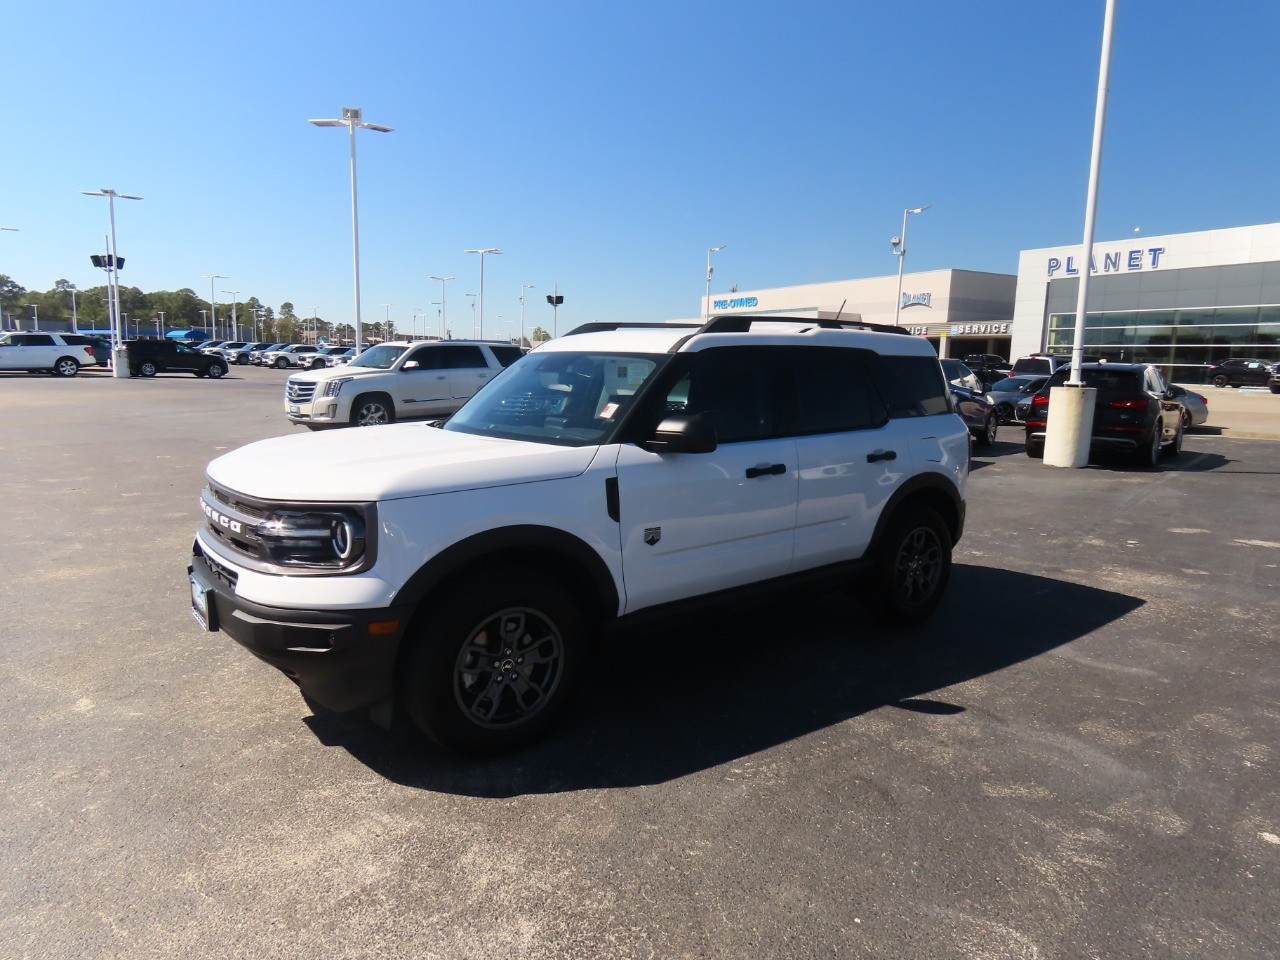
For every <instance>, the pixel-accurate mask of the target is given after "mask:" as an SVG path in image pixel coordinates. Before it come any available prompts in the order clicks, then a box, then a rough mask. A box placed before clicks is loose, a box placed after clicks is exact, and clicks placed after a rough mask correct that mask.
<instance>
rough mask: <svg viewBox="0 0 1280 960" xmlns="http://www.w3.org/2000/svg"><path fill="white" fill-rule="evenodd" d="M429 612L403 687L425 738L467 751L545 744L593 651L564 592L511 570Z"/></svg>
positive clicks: (527, 572) (530, 574)
mask: <svg viewBox="0 0 1280 960" xmlns="http://www.w3.org/2000/svg"><path fill="white" fill-rule="evenodd" d="M494 583H498V584H502V586H500V587H498V588H496V589H495V588H494V587H493V586H492V584H494ZM428 609H429V612H428V613H427V614H426V616H425V617H424V618H423V619H422V620H421V621H420V623H419V624H418V628H417V636H416V638H415V639H416V642H417V647H416V648H415V649H414V651H413V653H412V654H411V656H410V657H409V660H408V671H407V673H406V675H405V677H404V678H403V680H404V683H403V686H402V688H401V689H402V690H403V693H404V697H405V704H406V706H407V707H408V710H409V715H410V716H411V717H412V718H413V721H414V723H415V724H416V725H417V727H418V729H419V730H421V731H422V732H423V733H425V734H426V735H427V736H428V737H430V738H431V739H432V740H434V741H435V742H436V743H438V744H440V745H441V746H443V747H445V748H447V749H451V750H463V751H467V752H482V753H497V752H501V751H504V750H511V749H513V748H515V747H518V746H521V745H522V744H524V743H527V742H529V741H530V740H532V739H534V738H535V737H537V736H538V735H539V734H540V733H541V732H542V731H543V730H544V729H545V728H546V727H547V725H548V724H550V723H551V722H552V720H553V719H554V718H555V715H556V714H557V713H558V712H559V711H560V710H561V709H562V708H563V706H564V703H565V700H566V698H567V697H568V695H569V691H570V687H571V683H572V681H573V679H574V676H575V674H576V671H577V666H578V661H579V659H580V657H581V654H582V652H583V649H584V643H585V627H584V624H583V619H582V616H581V614H580V613H579V611H578V608H577V605H576V604H575V603H574V602H573V600H572V599H571V598H570V597H569V595H568V594H567V593H566V592H565V591H564V590H563V588H561V586H560V585H559V583H558V582H557V581H555V580H553V579H552V578H550V577H546V576H544V575H542V574H540V573H537V572H535V571H532V570H528V569H518V568H506V569H503V570H501V571H494V572H493V573H492V575H491V576H489V577H487V578H486V583H485V584H484V585H480V584H477V585H475V586H472V587H469V588H466V589H463V590H462V591H461V592H460V593H457V594H455V595H454V596H452V597H449V598H448V599H446V600H445V601H444V602H443V603H439V604H437V603H435V602H432V603H431V605H430V607H429V608H428Z"/></svg>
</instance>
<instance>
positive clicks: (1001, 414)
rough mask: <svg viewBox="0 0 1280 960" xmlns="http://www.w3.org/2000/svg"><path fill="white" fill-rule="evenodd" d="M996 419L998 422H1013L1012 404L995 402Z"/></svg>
mask: <svg viewBox="0 0 1280 960" xmlns="http://www.w3.org/2000/svg"><path fill="white" fill-rule="evenodd" d="M996 420H997V421H999V422H1000V423H1013V404H1012V403H997V404H996Z"/></svg>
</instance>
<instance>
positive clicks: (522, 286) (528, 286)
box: [520, 283, 533, 347]
mask: <svg viewBox="0 0 1280 960" xmlns="http://www.w3.org/2000/svg"><path fill="white" fill-rule="evenodd" d="M532 289H533V284H532V283H522V284H520V346H522V347H523V346H524V292H525V291H526V290H532Z"/></svg>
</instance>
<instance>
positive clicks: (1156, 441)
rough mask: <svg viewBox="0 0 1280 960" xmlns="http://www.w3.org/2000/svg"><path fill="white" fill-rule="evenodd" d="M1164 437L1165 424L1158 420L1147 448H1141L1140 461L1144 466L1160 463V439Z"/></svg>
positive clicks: (1139, 452)
mask: <svg viewBox="0 0 1280 960" xmlns="http://www.w3.org/2000/svg"><path fill="white" fill-rule="evenodd" d="M1163 437H1164V425H1163V424H1162V423H1161V422H1160V421H1159V420H1157V421H1156V425H1155V429H1154V430H1152V431H1151V443H1149V444H1148V445H1147V449H1145V450H1139V451H1138V454H1137V457H1138V463H1139V464H1141V465H1142V466H1144V467H1155V466H1158V465H1159V463H1160V441H1161V439H1163Z"/></svg>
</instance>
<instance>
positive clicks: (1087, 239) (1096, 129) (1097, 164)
mask: <svg viewBox="0 0 1280 960" xmlns="http://www.w3.org/2000/svg"><path fill="white" fill-rule="evenodd" d="M1115 14H1116V0H1107V8H1106V13H1104V14H1103V18H1102V62H1101V64H1100V65H1099V67H1098V98H1097V103H1096V104H1095V106H1094V113H1093V147H1092V150H1091V152H1090V155H1089V193H1088V198H1087V199H1086V200H1085V206H1084V241H1083V246H1084V258H1083V263H1084V267H1083V268H1082V269H1081V271H1080V290H1079V294H1078V296H1077V297H1076V331H1075V340H1074V342H1073V343H1072V346H1071V379H1070V380H1069V381H1068V383H1070V384H1071V385H1074V386H1081V385H1082V381H1081V380H1080V365H1081V363H1083V362H1084V319H1085V301H1086V300H1087V299H1088V296H1089V274H1090V273H1092V272H1093V227H1094V221H1095V219H1096V217H1097V209H1098V179H1099V178H1100V176H1101V174H1102V133H1103V130H1104V129H1105V127H1106V125H1107V83H1108V81H1109V79H1110V76H1111V28H1112V25H1113V22H1114V20H1115Z"/></svg>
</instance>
